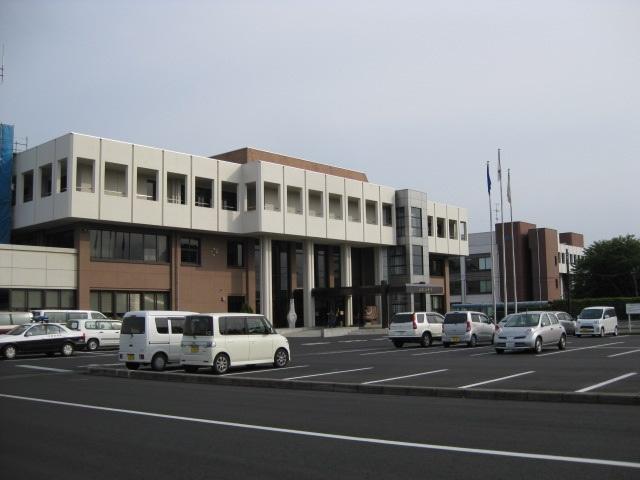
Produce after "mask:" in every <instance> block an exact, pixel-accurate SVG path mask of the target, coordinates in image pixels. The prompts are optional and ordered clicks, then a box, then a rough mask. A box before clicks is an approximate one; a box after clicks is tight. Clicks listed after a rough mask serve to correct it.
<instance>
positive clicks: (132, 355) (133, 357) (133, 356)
mask: <svg viewBox="0 0 640 480" xmlns="http://www.w3.org/2000/svg"><path fill="white" fill-rule="evenodd" d="M135 359H136V356H135V355H134V354H133V353H127V360H135Z"/></svg>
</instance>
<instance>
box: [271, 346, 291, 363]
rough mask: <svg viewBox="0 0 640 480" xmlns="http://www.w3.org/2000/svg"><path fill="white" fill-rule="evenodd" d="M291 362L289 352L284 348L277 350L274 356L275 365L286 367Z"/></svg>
mask: <svg viewBox="0 0 640 480" xmlns="http://www.w3.org/2000/svg"><path fill="white" fill-rule="evenodd" d="M287 363H289V354H288V353H287V351H286V350H285V349H284V348H279V349H278V350H276V354H275V356H274V357H273V366H274V367H276V368H282V367H286V366H287Z"/></svg>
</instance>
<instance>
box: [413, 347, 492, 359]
mask: <svg viewBox="0 0 640 480" xmlns="http://www.w3.org/2000/svg"><path fill="white" fill-rule="evenodd" d="M476 348H477V349H478V350H480V349H484V348H493V347H476ZM469 351H470V350H469V349H468V348H467V347H459V348H445V349H442V350H440V351H437V352H425V353H414V354H413V356H414V357H417V356H420V355H437V354H438V353H451V352H467V353H469Z"/></svg>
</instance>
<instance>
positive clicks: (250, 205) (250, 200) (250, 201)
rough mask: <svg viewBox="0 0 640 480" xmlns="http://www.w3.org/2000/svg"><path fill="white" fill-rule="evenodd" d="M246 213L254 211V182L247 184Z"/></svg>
mask: <svg viewBox="0 0 640 480" xmlns="http://www.w3.org/2000/svg"><path fill="white" fill-rule="evenodd" d="M245 186H246V188H247V211H252V210H255V209H256V195H257V194H256V182H251V183H247V184H246V185H245Z"/></svg>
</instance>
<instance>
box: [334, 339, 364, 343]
mask: <svg viewBox="0 0 640 480" xmlns="http://www.w3.org/2000/svg"><path fill="white" fill-rule="evenodd" d="M358 342H368V340H366V339H364V340H338V343H358Z"/></svg>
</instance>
